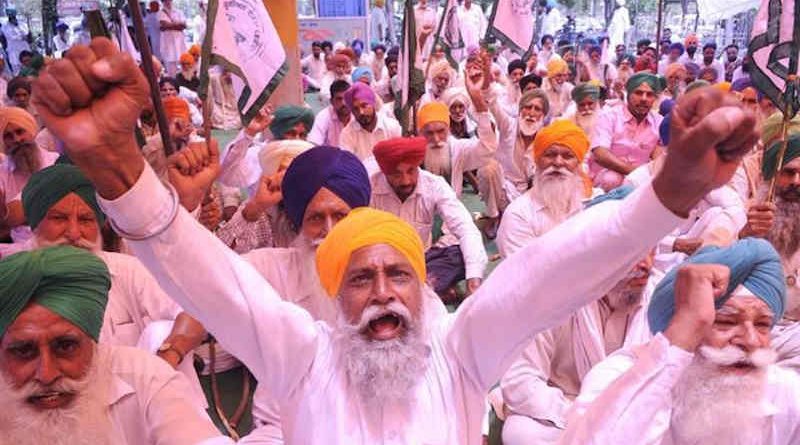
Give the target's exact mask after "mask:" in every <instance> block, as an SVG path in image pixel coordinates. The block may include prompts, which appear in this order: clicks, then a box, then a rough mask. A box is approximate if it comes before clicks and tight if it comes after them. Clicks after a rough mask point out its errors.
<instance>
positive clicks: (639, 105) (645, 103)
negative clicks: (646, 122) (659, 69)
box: [628, 83, 658, 119]
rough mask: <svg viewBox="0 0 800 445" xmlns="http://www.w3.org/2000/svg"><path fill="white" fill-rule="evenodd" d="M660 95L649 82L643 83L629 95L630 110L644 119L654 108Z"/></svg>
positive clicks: (638, 117) (637, 116)
mask: <svg viewBox="0 0 800 445" xmlns="http://www.w3.org/2000/svg"><path fill="white" fill-rule="evenodd" d="M657 98H658V95H657V94H656V93H655V91H653V89H652V88H651V87H650V85H648V84H647V83H643V84H641V85H639V86H638V87H636V89H635V90H633V91H631V94H629V95H628V110H629V111H630V112H631V114H633V115H634V116H635V117H636V118H637V119H643V118H644V117H645V116H646V115H647V113H649V112H650V110H651V109H652V108H653V103H655V101H656V99H657Z"/></svg>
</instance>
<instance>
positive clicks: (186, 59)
mask: <svg viewBox="0 0 800 445" xmlns="http://www.w3.org/2000/svg"><path fill="white" fill-rule="evenodd" d="M179 61H180V63H181V64H184V63H190V64H192V65H194V64H195V63H197V60H196V59H195V58H194V56H193V55H191V54H189V53H183V54H181V57H180V59H179Z"/></svg>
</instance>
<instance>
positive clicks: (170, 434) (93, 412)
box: [0, 246, 232, 445]
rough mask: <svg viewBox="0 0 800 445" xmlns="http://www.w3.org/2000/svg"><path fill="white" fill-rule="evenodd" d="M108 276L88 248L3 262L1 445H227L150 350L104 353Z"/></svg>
mask: <svg viewBox="0 0 800 445" xmlns="http://www.w3.org/2000/svg"><path fill="white" fill-rule="evenodd" d="M111 276H112V275H111V273H109V269H108V268H107V267H106V265H105V264H104V263H103V261H102V260H101V259H100V258H98V257H97V256H95V255H92V254H91V253H89V252H87V251H86V250H84V249H78V248H75V247H71V246H57V247H48V248H45V249H38V250H34V251H30V252H20V253H17V254H14V255H11V256H10V257H8V258H5V259H3V260H0V400H2V402H3V410H2V412H0V431H2V442H3V443H13V444H16V445H41V444H62V443H63V444H112V443H128V444H156V443H159V444H161V443H164V444H166V443H173V444H197V443H203V444H230V443H232V442H231V441H230V439H228V438H227V437H223V436H220V434H219V432H218V431H217V430H216V428H215V427H214V425H213V424H212V423H211V421H210V420H209V419H208V417H207V416H206V415H205V413H203V412H202V411H201V410H199V409H197V407H196V406H195V405H193V404H192V403H191V402H190V399H188V398H187V397H186V394H187V393H189V392H191V388H190V386H189V383H188V382H187V381H186V379H185V377H183V375H182V374H179V373H178V372H176V371H174V370H173V369H172V368H170V367H169V366H168V365H167V364H165V363H164V362H163V361H161V360H159V359H156V358H155V357H153V356H152V355H150V354H148V353H147V352H145V351H142V350H139V349H135V348H128V347H122V346H110V345H104V344H98V340H99V338H100V329H101V325H102V324H103V318H104V313H105V309H106V303H107V302H108V297H109V289H110V288H111V281H112V278H111Z"/></svg>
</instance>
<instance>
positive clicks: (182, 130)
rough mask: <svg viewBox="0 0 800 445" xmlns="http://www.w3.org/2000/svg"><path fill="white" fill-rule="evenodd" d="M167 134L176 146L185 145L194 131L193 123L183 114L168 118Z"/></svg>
mask: <svg viewBox="0 0 800 445" xmlns="http://www.w3.org/2000/svg"><path fill="white" fill-rule="evenodd" d="M168 124H169V135H170V137H171V138H172V141H173V142H174V143H175V146H176V147H178V148H181V147H185V146H186V145H187V144H188V143H189V139H190V138H191V137H192V133H193V132H194V125H192V122H191V121H190V120H189V119H186V118H184V117H183V116H176V117H172V118H170V119H169V122H168Z"/></svg>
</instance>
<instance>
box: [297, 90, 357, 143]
mask: <svg viewBox="0 0 800 445" xmlns="http://www.w3.org/2000/svg"><path fill="white" fill-rule="evenodd" d="M349 88H350V84H349V83H347V82H345V81H343V80H337V81H335V82H333V83H332V84H331V91H330V92H331V104H330V105H328V106H327V107H325V108H323V109H322V110H320V112H319V113H317V116H316V117H315V118H314V126H313V127H311V131H310V132H309V133H308V140H309V141H310V142H311V143H313V144H316V145H331V146H333V147H338V146H339V136H340V135H341V134H342V130H343V129H344V127H345V126H347V124H349V123H350V120H351V113H350V108H349V107H348V106H347V102H346V101H345V99H344V96H345V93H346V92H347V90H348V89H349Z"/></svg>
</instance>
